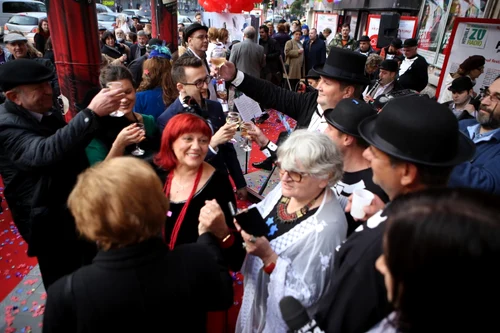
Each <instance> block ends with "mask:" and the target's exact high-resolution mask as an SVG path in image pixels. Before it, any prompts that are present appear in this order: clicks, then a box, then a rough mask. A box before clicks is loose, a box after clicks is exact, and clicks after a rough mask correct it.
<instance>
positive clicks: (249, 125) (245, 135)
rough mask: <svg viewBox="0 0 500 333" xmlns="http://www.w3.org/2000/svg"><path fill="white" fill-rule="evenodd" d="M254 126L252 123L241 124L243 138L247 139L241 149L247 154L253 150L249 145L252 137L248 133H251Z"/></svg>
mask: <svg viewBox="0 0 500 333" xmlns="http://www.w3.org/2000/svg"><path fill="white" fill-rule="evenodd" d="M253 126H254V125H253V124H252V123H241V124H240V130H241V137H242V138H244V139H245V143H244V144H242V145H240V148H241V149H243V150H244V151H246V152H249V151H251V150H252V146H251V145H250V144H249V139H250V135H249V134H248V131H251V130H252V129H253Z"/></svg>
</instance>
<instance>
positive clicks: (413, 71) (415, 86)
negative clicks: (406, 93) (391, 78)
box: [398, 38, 429, 92]
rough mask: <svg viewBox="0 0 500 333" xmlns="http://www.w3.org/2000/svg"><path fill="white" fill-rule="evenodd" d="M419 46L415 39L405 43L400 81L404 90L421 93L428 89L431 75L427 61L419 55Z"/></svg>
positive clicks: (409, 39)
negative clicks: (428, 71)
mask: <svg viewBox="0 0 500 333" xmlns="http://www.w3.org/2000/svg"><path fill="white" fill-rule="evenodd" d="M417 45H418V43H417V40H416V39H415V38H408V39H406V40H405V42H404V43H403V53H404V55H405V58H404V60H403V61H402V62H401V66H400V67H399V79H398V80H399V83H401V85H402V86H403V88H405V89H412V90H416V91H418V92H420V91H422V90H424V88H425V87H427V83H428V82H429V75H428V73H427V67H428V64H427V61H426V60H425V58H424V57H422V56H421V55H420V54H417Z"/></svg>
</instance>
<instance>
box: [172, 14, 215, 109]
mask: <svg viewBox="0 0 500 333" xmlns="http://www.w3.org/2000/svg"><path fill="white" fill-rule="evenodd" d="M199 17H200V21H201V14H199ZM197 21H198V19H197ZM207 33H208V27H206V26H204V25H201V24H200V23H198V22H195V23H193V24H191V25H189V26H188V27H187V28H186V29H185V30H184V40H185V41H186V42H187V45H188V48H187V50H186V52H185V53H184V54H183V55H182V56H181V57H196V58H198V59H201V61H202V62H203V65H204V66H205V68H206V70H207V75H209V74H210V66H209V65H208V62H207V54H206V52H207V49H208V34H207ZM208 92H209V99H211V100H212V101H216V100H217V95H216V93H215V88H214V85H213V84H212V83H209V84H208Z"/></svg>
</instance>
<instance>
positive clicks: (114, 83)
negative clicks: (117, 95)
mask: <svg viewBox="0 0 500 333" xmlns="http://www.w3.org/2000/svg"><path fill="white" fill-rule="evenodd" d="M106 88H109V89H110V90H116V89H121V88H123V84H122V83H121V82H118V81H111V82H108V83H106ZM109 115H110V116H111V117H123V116H124V115H125V113H124V112H123V111H120V110H116V111H113V112H111V113H110V114H109Z"/></svg>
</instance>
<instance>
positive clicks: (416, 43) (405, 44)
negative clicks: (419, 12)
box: [403, 38, 418, 47]
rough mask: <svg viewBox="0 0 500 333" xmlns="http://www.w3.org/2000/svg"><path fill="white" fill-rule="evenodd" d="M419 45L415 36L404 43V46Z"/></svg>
mask: <svg viewBox="0 0 500 333" xmlns="http://www.w3.org/2000/svg"><path fill="white" fill-rule="evenodd" d="M417 45H418V42H417V40H416V39H415V38H408V39H405V42H404V43H403V47H413V46H417Z"/></svg>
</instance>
